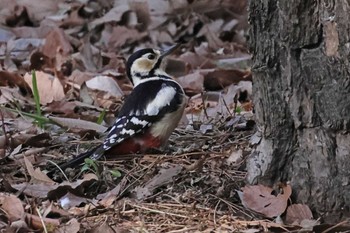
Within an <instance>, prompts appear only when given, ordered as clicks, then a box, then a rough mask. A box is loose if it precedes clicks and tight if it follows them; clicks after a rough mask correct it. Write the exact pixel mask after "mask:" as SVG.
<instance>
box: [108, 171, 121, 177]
mask: <svg viewBox="0 0 350 233" xmlns="http://www.w3.org/2000/svg"><path fill="white" fill-rule="evenodd" d="M109 172H110V173H111V175H112V176H114V177H117V178H118V177H121V176H122V174H121V173H120V171H118V170H109Z"/></svg>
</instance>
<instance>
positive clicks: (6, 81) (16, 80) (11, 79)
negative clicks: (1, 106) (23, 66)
mask: <svg viewBox="0 0 350 233" xmlns="http://www.w3.org/2000/svg"><path fill="white" fill-rule="evenodd" d="M0 86H9V87H18V88H19V90H20V91H21V94H23V95H27V94H29V95H31V94H32V90H31V89H30V86H29V85H28V84H27V83H26V82H25V81H24V80H23V78H22V77H21V76H20V75H18V74H16V73H10V72H7V71H0Z"/></svg>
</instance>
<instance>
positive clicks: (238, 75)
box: [204, 69, 252, 91]
mask: <svg viewBox="0 0 350 233" xmlns="http://www.w3.org/2000/svg"><path fill="white" fill-rule="evenodd" d="M248 72H250V71H241V70H238V69H231V70H214V71H212V72H208V73H207V74H206V75H205V76H204V87H205V89H206V90H209V91H216V90H222V89H223V88H225V87H227V86H229V85H231V84H238V83H239V82H240V81H250V82H251V81H252V79H251V77H250V76H247V74H248Z"/></svg>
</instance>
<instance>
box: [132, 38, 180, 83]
mask: <svg viewBox="0 0 350 233" xmlns="http://www.w3.org/2000/svg"><path fill="white" fill-rule="evenodd" d="M179 46H180V44H176V45H174V46H172V47H170V48H168V49H166V50H164V51H162V50H157V49H150V48H147V49H141V50H138V51H136V52H135V53H133V54H132V55H131V56H130V57H129V59H128V61H127V62H126V68H127V75H128V77H129V79H130V80H131V82H132V83H133V84H134V86H137V85H138V84H139V83H140V82H141V81H142V80H144V79H147V78H150V77H155V76H160V75H167V74H166V73H165V71H164V69H165V65H166V59H164V58H165V57H166V56H167V55H169V54H170V53H172V52H173V51H175V50H176V49H177V48H178V47H179Z"/></svg>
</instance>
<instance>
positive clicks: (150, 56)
mask: <svg viewBox="0 0 350 233" xmlns="http://www.w3.org/2000/svg"><path fill="white" fill-rule="evenodd" d="M147 58H148V59H149V60H153V59H154V58H156V56H155V55H154V54H150V55H148V57H147Z"/></svg>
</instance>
